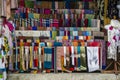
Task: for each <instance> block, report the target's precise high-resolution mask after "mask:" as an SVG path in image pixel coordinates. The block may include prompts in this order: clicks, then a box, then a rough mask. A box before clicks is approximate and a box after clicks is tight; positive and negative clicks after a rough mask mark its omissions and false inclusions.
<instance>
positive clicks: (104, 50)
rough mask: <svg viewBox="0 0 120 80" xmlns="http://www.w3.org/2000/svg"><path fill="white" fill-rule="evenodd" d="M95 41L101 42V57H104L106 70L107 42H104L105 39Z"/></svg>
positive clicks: (103, 66)
mask: <svg viewBox="0 0 120 80" xmlns="http://www.w3.org/2000/svg"><path fill="white" fill-rule="evenodd" d="M95 41H97V42H99V43H100V48H101V55H102V56H101V57H102V65H101V66H102V69H104V68H105V66H106V55H107V54H106V53H107V52H106V51H107V50H106V42H105V41H104V40H103V39H100V38H99V39H97V38H95Z"/></svg>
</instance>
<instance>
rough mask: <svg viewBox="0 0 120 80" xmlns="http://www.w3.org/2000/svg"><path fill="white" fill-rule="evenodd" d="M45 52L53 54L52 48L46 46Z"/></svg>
mask: <svg viewBox="0 0 120 80" xmlns="http://www.w3.org/2000/svg"><path fill="white" fill-rule="evenodd" d="M44 53H45V54H52V48H44Z"/></svg>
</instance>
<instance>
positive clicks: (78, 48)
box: [77, 46, 81, 67]
mask: <svg viewBox="0 0 120 80" xmlns="http://www.w3.org/2000/svg"><path fill="white" fill-rule="evenodd" d="M77 52H78V54H80V46H78V47H77ZM80 65H81V62H80V58H78V67H80Z"/></svg>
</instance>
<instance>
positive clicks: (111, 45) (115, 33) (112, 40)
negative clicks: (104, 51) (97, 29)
mask: <svg viewBox="0 0 120 80" xmlns="http://www.w3.org/2000/svg"><path fill="white" fill-rule="evenodd" d="M105 28H106V29H107V30H108V43H107V46H108V55H107V58H108V59H116V56H117V55H116V53H117V45H118V41H119V37H120V35H119V34H120V31H119V30H118V29H116V28H114V27H113V26H111V25H110V24H109V25H106V26H105ZM117 39H118V40H117Z"/></svg>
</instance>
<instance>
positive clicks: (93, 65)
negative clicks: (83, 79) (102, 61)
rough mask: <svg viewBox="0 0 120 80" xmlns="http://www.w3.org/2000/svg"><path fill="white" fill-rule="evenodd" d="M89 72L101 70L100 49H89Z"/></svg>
mask: <svg viewBox="0 0 120 80" xmlns="http://www.w3.org/2000/svg"><path fill="white" fill-rule="evenodd" d="M87 62H88V63H87V64H88V71H89V72H92V71H96V70H99V69H100V67H99V49H98V47H87Z"/></svg>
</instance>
